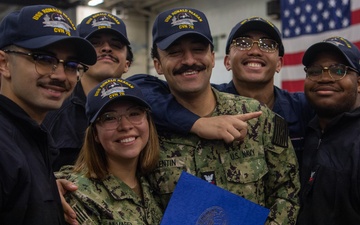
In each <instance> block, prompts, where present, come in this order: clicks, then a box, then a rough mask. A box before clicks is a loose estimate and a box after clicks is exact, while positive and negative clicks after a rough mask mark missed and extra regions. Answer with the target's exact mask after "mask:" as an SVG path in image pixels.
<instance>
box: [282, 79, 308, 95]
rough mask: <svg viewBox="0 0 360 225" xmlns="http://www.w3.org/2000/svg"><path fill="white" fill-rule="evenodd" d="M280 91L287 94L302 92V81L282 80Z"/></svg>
mask: <svg viewBox="0 0 360 225" xmlns="http://www.w3.org/2000/svg"><path fill="white" fill-rule="evenodd" d="M281 87H282V89H285V90H288V91H289V92H297V91H301V92H303V91H304V80H284V81H282V82H281Z"/></svg>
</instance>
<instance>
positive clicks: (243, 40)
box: [231, 37, 279, 52]
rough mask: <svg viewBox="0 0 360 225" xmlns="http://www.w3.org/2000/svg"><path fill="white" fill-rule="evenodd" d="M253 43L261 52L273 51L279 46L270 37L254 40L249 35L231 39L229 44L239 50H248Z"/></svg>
mask: <svg viewBox="0 0 360 225" xmlns="http://www.w3.org/2000/svg"><path fill="white" fill-rule="evenodd" d="M255 43H256V44H257V46H258V47H259V49H260V50H261V51H263V52H275V51H276V50H277V49H278V47H279V44H278V43H277V42H276V41H274V40H272V39H268V38H260V39H259V40H258V41H255V40H253V39H251V38H249V37H238V38H236V39H234V40H233V41H232V44H231V45H232V46H235V47H237V48H239V49H240V50H250V49H251V48H252V47H253V46H254V44H255Z"/></svg>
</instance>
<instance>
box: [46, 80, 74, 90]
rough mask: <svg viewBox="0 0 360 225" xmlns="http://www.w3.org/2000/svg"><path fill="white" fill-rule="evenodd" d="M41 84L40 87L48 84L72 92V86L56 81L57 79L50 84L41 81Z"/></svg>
mask: <svg viewBox="0 0 360 225" xmlns="http://www.w3.org/2000/svg"><path fill="white" fill-rule="evenodd" d="M39 84H40V85H45V84H48V85H51V86H57V87H60V88H63V89H65V90H66V91H69V90H70V86H69V85H66V83H65V82H64V81H60V80H56V79H51V80H50V81H49V82H45V81H41V82H39Z"/></svg>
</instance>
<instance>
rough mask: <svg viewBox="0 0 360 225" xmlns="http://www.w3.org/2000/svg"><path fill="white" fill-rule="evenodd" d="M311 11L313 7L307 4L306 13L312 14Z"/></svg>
mask: <svg viewBox="0 0 360 225" xmlns="http://www.w3.org/2000/svg"><path fill="white" fill-rule="evenodd" d="M311 9H312V7H311V5H310V4H306V6H305V11H306V12H307V13H310V12H311Z"/></svg>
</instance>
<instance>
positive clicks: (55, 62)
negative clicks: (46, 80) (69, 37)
mask: <svg viewBox="0 0 360 225" xmlns="http://www.w3.org/2000/svg"><path fill="white" fill-rule="evenodd" d="M3 51H4V52H5V53H8V54H19V55H24V56H30V57H32V58H33V60H34V62H35V70H36V72H37V73H38V74H39V75H42V76H45V75H50V74H53V73H54V72H55V70H56V68H57V67H58V66H59V63H62V64H63V65H64V72H65V74H67V75H69V76H76V75H78V73H83V72H86V71H87V70H88V69H89V67H87V66H86V65H84V64H82V63H80V62H77V61H72V60H66V61H65V60H62V59H58V58H56V57H54V56H51V55H47V54H43V53H32V52H18V51H12V50H3Z"/></svg>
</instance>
